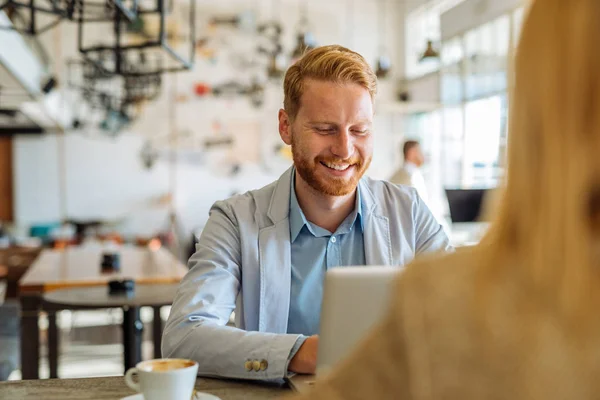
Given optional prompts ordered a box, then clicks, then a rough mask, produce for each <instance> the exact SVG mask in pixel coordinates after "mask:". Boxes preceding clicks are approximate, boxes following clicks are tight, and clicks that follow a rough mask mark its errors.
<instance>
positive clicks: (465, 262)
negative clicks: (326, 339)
mask: <svg viewBox="0 0 600 400" xmlns="http://www.w3.org/2000/svg"><path fill="white" fill-rule="evenodd" d="M599 45H600V0H536V1H534V2H533V4H531V6H530V9H529V12H528V15H527V17H526V20H525V23H524V26H523V30H522V33H521V39H520V43H519V46H518V49H517V54H516V58H515V70H514V76H513V79H514V82H512V87H513V90H512V94H511V95H512V97H511V113H510V131H509V141H510V143H509V153H508V170H507V179H506V183H505V191H504V193H503V195H502V196H503V197H502V200H501V202H500V205H499V210H498V212H497V214H496V220H495V222H494V223H493V224H492V226H491V228H490V231H489V232H488V234H487V235H486V237H484V239H483V240H482V242H481V243H480V244H479V245H478V246H476V247H474V248H471V249H467V250H462V251H458V252H457V253H455V254H452V255H449V256H446V257H444V258H428V259H421V260H418V261H416V262H415V263H414V264H413V265H411V266H409V267H408V268H407V269H406V270H405V272H404V273H403V274H402V276H401V277H400V279H399V280H398V281H397V285H396V291H395V295H394V298H393V301H392V304H391V307H390V310H389V312H388V314H387V317H386V318H385V319H384V321H383V322H382V323H381V325H380V326H379V327H378V328H377V329H376V330H375V331H374V332H372V334H371V335H370V336H369V337H368V338H367V339H366V340H365V341H364V342H363V343H362V344H361V346H360V347H359V348H358V349H357V350H356V351H355V352H354V353H353V354H352V355H350V356H349V357H348V359H347V360H345V362H343V363H342V365H340V366H339V368H338V369H337V370H335V371H334V372H332V373H331V374H330V375H329V376H327V377H325V379H324V380H323V381H322V382H320V383H318V384H317V385H316V386H315V388H314V391H313V392H311V393H307V394H306V395H305V396H306V398H307V399H543V400H549V399H598V398H600V318H599V317H598V313H599V310H600V51H599V49H600V47H599Z"/></svg>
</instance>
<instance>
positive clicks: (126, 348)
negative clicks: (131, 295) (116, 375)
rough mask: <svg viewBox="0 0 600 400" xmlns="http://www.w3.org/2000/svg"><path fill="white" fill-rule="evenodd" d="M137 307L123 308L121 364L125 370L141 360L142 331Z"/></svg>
mask: <svg viewBox="0 0 600 400" xmlns="http://www.w3.org/2000/svg"><path fill="white" fill-rule="evenodd" d="M143 330H144V325H143V324H142V321H141V320H140V308H139V307H125V308H124V309H123V364H124V367H125V371H127V370H128V369H129V368H133V367H135V365H136V364H137V363H139V362H140V361H141V360H142V332H143Z"/></svg>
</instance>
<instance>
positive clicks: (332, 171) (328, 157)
mask: <svg viewBox="0 0 600 400" xmlns="http://www.w3.org/2000/svg"><path fill="white" fill-rule="evenodd" d="M304 83H305V85H304V89H305V90H304V93H303V95H302V98H301V100H300V109H299V110H298V114H297V115H296V118H295V119H294V121H293V122H291V121H290V120H289V118H288V116H287V114H286V113H285V111H283V110H281V111H280V112H279V132H280V135H281V137H282V139H283V141H284V142H285V143H286V144H289V145H291V146H292V154H293V157H294V165H295V166H296V170H297V171H298V173H299V175H300V177H301V178H302V179H303V180H304V181H305V182H306V183H308V184H309V185H310V186H311V187H312V188H313V189H315V190H317V191H318V192H320V193H323V194H326V195H330V196H344V195H347V194H349V193H352V192H353V191H354V189H355V188H356V186H357V184H358V181H359V180H360V178H361V177H362V176H363V174H364V173H365V171H366V170H367V168H368V167H369V164H370V163H371V158H372V156H373V134H372V131H371V130H372V124H373V102H372V100H371V96H370V94H369V92H368V90H367V89H365V88H363V87H362V86H360V85H357V84H353V83H347V84H339V83H333V82H325V81H317V80H312V79H308V80H306V81H305V82H304Z"/></svg>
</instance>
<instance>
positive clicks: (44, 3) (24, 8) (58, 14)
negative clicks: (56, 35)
mask: <svg viewBox="0 0 600 400" xmlns="http://www.w3.org/2000/svg"><path fill="white" fill-rule="evenodd" d="M71 3H72V2H71V1H58V0H38V2H34V1H33V0H30V1H27V2H21V1H18V0H6V1H5V2H4V3H2V4H0V11H4V12H5V13H6V15H7V16H8V19H9V20H10V22H11V23H10V24H8V25H4V24H0V29H3V30H14V31H17V32H19V33H21V34H25V35H39V34H41V33H44V32H46V31H48V30H50V29H52V28H54V27H55V26H57V25H58V24H60V23H61V21H62V20H63V19H66V18H70V17H71V16H72V15H73V10H72V8H71V7H72V4H71ZM39 14H44V15H46V16H48V17H51V21H50V22H47V23H46V24H44V25H43V26H40V25H39V19H40V18H39ZM46 19H47V18H46Z"/></svg>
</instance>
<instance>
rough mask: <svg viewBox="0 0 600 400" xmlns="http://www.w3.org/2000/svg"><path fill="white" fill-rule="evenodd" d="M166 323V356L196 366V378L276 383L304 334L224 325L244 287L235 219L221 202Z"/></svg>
mask: <svg viewBox="0 0 600 400" xmlns="http://www.w3.org/2000/svg"><path fill="white" fill-rule="evenodd" d="M189 266H190V271H189V272H188V273H187V274H186V276H185V277H184V278H183V280H182V281H181V283H180V286H179V288H178V291H177V294H176V296H175V299H174V301H173V306H172V308H171V313H170V315H169V319H168V321H167V323H166V326H165V329H164V333H163V340H162V355H163V357H170V358H187V359H193V360H195V361H197V362H198V364H199V368H198V374H199V375H206V376H220V377H228V378H240V379H277V378H283V377H285V376H286V374H287V365H288V357H289V356H290V352H291V350H292V348H293V347H294V344H295V343H296V341H297V340H298V339H299V338H300V335H286V334H272V333H265V332H248V331H245V330H242V329H238V328H235V327H230V326H226V325H227V322H228V321H229V317H230V316H231V313H232V312H233V311H234V309H235V306H236V299H237V297H238V295H239V293H240V287H241V279H242V276H241V246H240V237H239V229H238V227H237V220H236V218H235V215H234V213H233V212H231V210H229V209H228V208H227V206H226V205H225V204H223V203H217V204H215V205H214V206H213V208H212V209H211V212H210V217H209V219H208V222H207V223H206V226H205V228H204V230H203V231H202V234H201V236H200V239H199V242H198V244H197V245H196V252H195V253H194V255H193V256H192V257H191V258H190V260H189Z"/></svg>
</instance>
